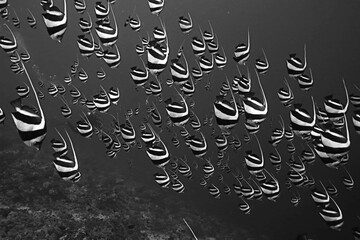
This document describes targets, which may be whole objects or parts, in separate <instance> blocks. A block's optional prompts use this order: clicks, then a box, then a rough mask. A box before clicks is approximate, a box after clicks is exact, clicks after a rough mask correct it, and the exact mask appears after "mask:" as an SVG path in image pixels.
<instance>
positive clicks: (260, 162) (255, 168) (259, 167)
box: [245, 135, 264, 174]
mask: <svg viewBox="0 0 360 240" xmlns="http://www.w3.org/2000/svg"><path fill="white" fill-rule="evenodd" d="M255 138H256V141H257V143H258V146H259V149H260V158H259V157H258V156H257V155H256V154H253V153H252V151H251V150H250V151H246V152H245V153H246V156H245V163H246V167H247V169H248V170H249V172H250V173H251V174H256V173H258V172H261V171H263V169H264V155H263V152H262V148H261V145H260V141H259V139H258V137H257V136H256V135H255Z"/></svg>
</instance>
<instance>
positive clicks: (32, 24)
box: [26, 8, 37, 29]
mask: <svg viewBox="0 0 360 240" xmlns="http://www.w3.org/2000/svg"><path fill="white" fill-rule="evenodd" d="M27 10H28V12H29V14H30V16H27V17H26V20H27V23H28V24H29V26H30V27H31V28H34V29H35V28H36V25H37V22H36V18H35V17H34V14H33V13H32V12H31V11H30V9H28V8H27Z"/></svg>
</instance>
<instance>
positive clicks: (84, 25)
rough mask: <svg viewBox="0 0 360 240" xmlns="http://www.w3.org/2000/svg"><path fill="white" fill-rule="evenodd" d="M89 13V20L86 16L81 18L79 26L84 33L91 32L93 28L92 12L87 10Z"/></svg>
mask: <svg viewBox="0 0 360 240" xmlns="http://www.w3.org/2000/svg"><path fill="white" fill-rule="evenodd" d="M87 14H88V17H89V21H87V20H85V19H84V18H80V19H79V27H80V29H81V31H82V32H83V33H84V34H85V33H90V32H91V29H92V26H93V23H92V20H91V16H90V13H89V12H87Z"/></svg>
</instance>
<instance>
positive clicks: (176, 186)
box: [149, 0, 185, 193]
mask: <svg viewBox="0 0 360 240" xmlns="http://www.w3.org/2000/svg"><path fill="white" fill-rule="evenodd" d="M149 1H151V0H149ZM171 188H172V190H174V191H175V192H177V193H183V192H184V190H185V186H184V184H183V183H182V182H180V180H179V179H174V180H173V181H172V183H171Z"/></svg>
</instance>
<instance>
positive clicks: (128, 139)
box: [120, 118, 136, 145]
mask: <svg viewBox="0 0 360 240" xmlns="http://www.w3.org/2000/svg"><path fill="white" fill-rule="evenodd" d="M120 134H121V137H122V139H124V141H125V143H126V144H128V145H132V144H133V143H135V140H136V131H135V129H134V127H133V125H132V123H131V121H130V119H129V118H127V119H126V121H125V124H121V125H120Z"/></svg>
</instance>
